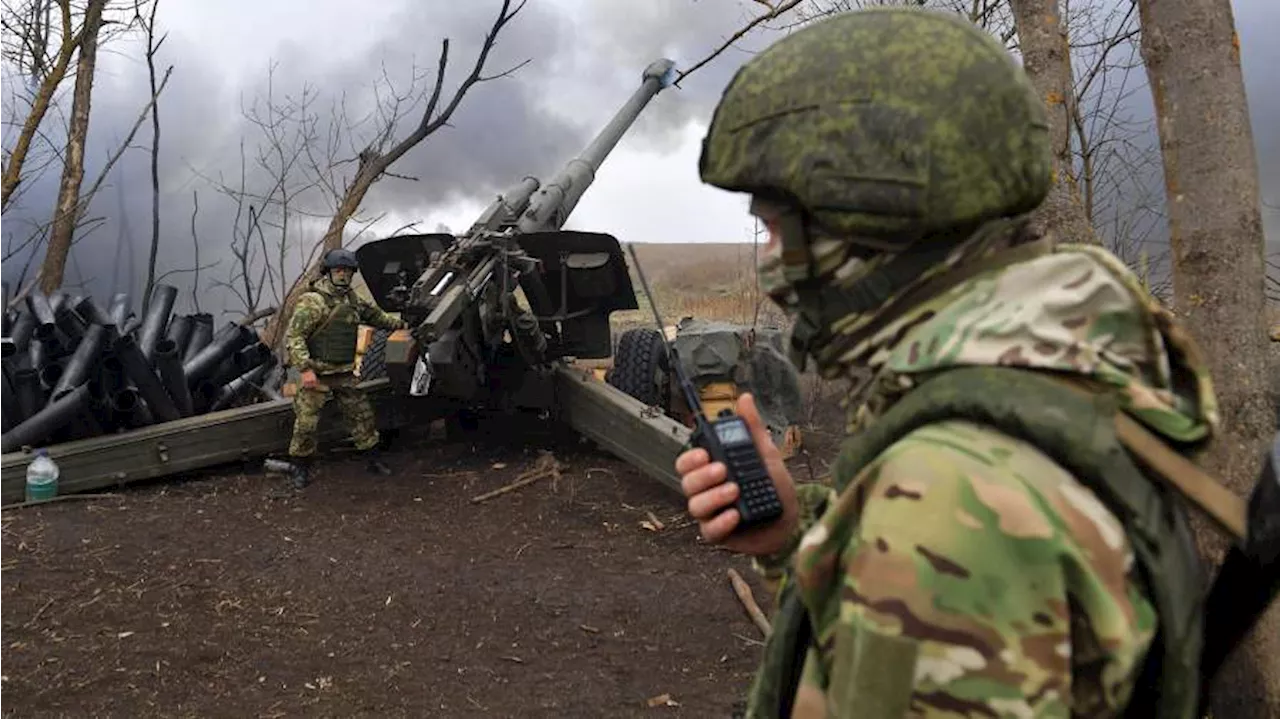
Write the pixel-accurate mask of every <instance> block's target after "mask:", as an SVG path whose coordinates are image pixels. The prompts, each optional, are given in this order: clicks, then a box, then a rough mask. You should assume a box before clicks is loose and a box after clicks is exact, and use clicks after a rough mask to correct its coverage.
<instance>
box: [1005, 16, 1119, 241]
mask: <svg viewBox="0 0 1280 719" xmlns="http://www.w3.org/2000/svg"><path fill="white" fill-rule="evenodd" d="M1009 6H1010V9H1011V10H1012V11H1013V19H1014V25H1015V27H1016V28H1017V31H1018V47H1019V49H1020V50H1021V52H1022V64H1023V67H1024V68H1025V69H1026V71H1027V75H1028V77H1030V78H1031V84H1032V85H1034V86H1035V88H1036V91H1037V92H1038V93H1039V94H1040V97H1042V98H1043V99H1044V104H1045V108H1046V109H1047V110H1048V114H1049V142H1050V145H1051V146H1052V147H1053V187H1052V188H1051V189H1050V190H1049V197H1048V198H1047V199H1046V200H1045V202H1044V204H1043V205H1041V206H1040V207H1039V208H1038V209H1037V210H1036V211H1035V213H1034V214H1033V215H1032V225H1033V226H1034V227H1035V228H1036V229H1038V230H1041V231H1044V230H1053V231H1054V232H1055V233H1056V234H1057V235H1058V236H1059V237H1061V238H1062V239H1063V240H1065V241H1067V242H1084V243H1089V244H1098V238H1097V236H1096V235H1095V234H1094V232H1093V226H1092V225H1091V224H1090V220H1089V217H1088V215H1087V214H1086V213H1085V211H1084V204H1083V203H1082V202H1081V201H1080V189H1079V188H1078V187H1077V186H1076V183H1075V180H1074V178H1073V177H1072V157H1071V103H1074V102H1075V87H1074V83H1073V82H1072V75H1071V53H1070V50H1069V49H1068V45H1067V32H1066V28H1065V27H1063V25H1062V19H1061V16H1060V15H1059V11H1058V0H1009Z"/></svg>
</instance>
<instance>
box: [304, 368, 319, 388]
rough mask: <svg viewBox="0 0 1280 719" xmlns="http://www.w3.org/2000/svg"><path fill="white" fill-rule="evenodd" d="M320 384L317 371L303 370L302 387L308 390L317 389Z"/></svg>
mask: <svg viewBox="0 0 1280 719" xmlns="http://www.w3.org/2000/svg"><path fill="white" fill-rule="evenodd" d="M318 384H320V380H319V379H317V378H316V373H315V370H309V369H304V370H302V386H303V387H306V388H307V389H315V388H316V385H318Z"/></svg>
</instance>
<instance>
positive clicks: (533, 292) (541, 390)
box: [356, 60, 688, 486]
mask: <svg viewBox="0 0 1280 719" xmlns="http://www.w3.org/2000/svg"><path fill="white" fill-rule="evenodd" d="M673 69H674V68H673V63H672V62H671V61H670V60H659V61H656V62H654V63H651V64H650V65H649V66H648V67H647V68H646V69H645V71H644V73H643V75H642V82H641V86H640V88H639V89H637V90H636V91H635V92H634V93H633V94H632V95H631V97H630V98H629V99H628V100H627V101H626V103H624V104H623V106H622V107H621V108H620V109H619V110H618V111H617V113H616V114H615V115H614V117H613V118H612V119H611V120H610V121H609V122H608V123H607V124H606V125H605V126H604V128H603V129H602V130H601V131H600V132H599V134H598V135H597V136H596V137H595V139H594V140H593V141H592V142H591V144H590V145H588V147H587V148H586V149H585V150H584V151H583V152H582V153H581V154H580V155H579V156H578V157H576V158H574V159H572V160H570V161H569V162H568V163H567V164H566V165H565V166H564V168H563V169H562V170H561V171H560V172H559V173H558V174H557V175H555V176H554V177H553V178H552V179H551V180H550V181H549V182H546V183H545V184H544V183H542V182H540V181H539V180H538V179H536V178H533V177H526V178H525V179H523V180H522V181H521V182H519V183H518V184H516V185H515V186H514V187H512V188H511V189H510V190H508V191H506V192H504V193H502V194H500V195H498V196H497V197H496V198H495V199H494V200H493V202H492V203H491V204H490V205H489V206H488V207H487V208H486V209H485V210H484V212H482V213H481V215H480V217H479V218H478V219H477V220H476V222H475V223H474V224H473V225H472V226H471V227H470V228H469V229H468V230H467V231H466V232H464V233H462V234H460V235H457V236H455V235H452V234H447V233H434V234H421V235H402V236H396V237H389V238H386V239H382V240H378V241H374V242H370V243H367V244H365V245H364V246H362V247H360V248H359V249H357V250H356V258H357V261H358V262H359V264H360V275H361V277H362V278H363V281H364V283H365V285H366V287H367V288H368V290H369V293H370V295H371V296H372V298H373V300H374V301H375V302H377V303H378V305H379V306H381V307H382V308H383V309H384V310H387V311H389V312H399V313H400V316H401V318H402V319H404V320H405V321H406V323H407V324H408V325H409V327H410V330H408V331H400V332H396V333H385V332H379V333H378V334H377V335H376V336H375V338H374V339H373V341H372V342H371V343H370V346H369V347H368V348H367V349H366V350H365V351H364V352H363V354H362V357H361V370H360V371H361V376H362V377H363V378H366V379H368V378H372V377H377V376H381V375H383V374H385V376H386V377H387V379H388V380H389V381H390V383H391V386H392V388H393V390H394V391H395V392H397V393H398V394H401V395H408V396H414V397H419V398H426V399H429V400H431V401H430V402H429V404H430V405H431V406H432V410H433V411H434V412H438V413H439V414H440V415H441V416H448V415H457V414H459V413H465V414H467V415H469V416H472V417H476V416H480V415H484V414H488V413H494V412H498V413H520V412H529V413H536V414H539V415H541V416H543V417H546V418H551V417H554V418H556V419H558V420H561V421H565V422H567V423H568V424H570V425H571V426H572V427H573V428H574V429H576V430H577V431H578V432H580V433H582V434H584V435H586V436H588V437H589V438H591V439H593V440H595V441H596V442H597V443H599V444H601V445H603V446H604V447H605V448H607V449H609V450H610V451H612V452H614V453H615V454H618V455H619V456H621V457H622V458H623V459H624V460H627V461H629V462H631V463H632V464H634V465H637V466H639V467H640V468H641V469H643V470H645V471H647V472H648V473H649V474H651V475H653V476H655V477H658V478H660V479H662V480H664V481H666V482H668V483H669V484H671V485H672V486H678V478H677V477H675V475H674V468H673V466H672V465H673V460H674V458H675V454H676V453H677V452H678V451H679V449H680V447H681V446H682V445H683V444H684V442H685V441H686V440H687V438H688V428H687V427H685V425H684V424H682V423H680V422H676V421H675V420H673V419H672V418H670V417H668V416H666V415H664V414H663V413H662V412H657V413H655V412H653V410H652V408H651V407H650V406H649V405H648V404H647V403H644V402H641V401H640V400H638V399H636V398H635V397H632V396H631V395H629V394H627V393H626V392H623V391H619V390H618V389H617V388H615V387H613V386H611V385H609V384H607V383H605V382H601V381H599V380H598V379H597V378H596V377H595V376H594V375H593V374H592V373H591V372H590V371H584V370H581V369H579V368H577V367H575V366H574V364H573V363H574V361H575V360H593V359H603V358H608V357H610V356H611V355H612V353H613V342H612V332H611V328H610V315H611V314H612V313H613V312H615V311H619V310H635V309H639V304H638V303H637V301H636V295H635V289H634V287H633V286H632V283H631V278H630V274H629V272H628V270H627V264H626V259H625V258H624V256H623V253H622V248H621V246H620V244H619V242H618V240H617V239H616V238H614V237H612V236H611V235H608V234H603V233H596V232H580V231H570V230H565V229H563V227H564V225H565V222H566V221H567V220H568V217H569V215H570V213H571V212H572V211H573V209H574V208H575V207H576V206H577V204H578V201H579V200H580V199H581V197H582V195H583V193H584V192H585V191H586V189H587V188H588V187H589V186H590V184H591V183H592V181H593V180H594V179H595V172H596V170H597V169H599V167H600V166H601V164H602V163H603V162H604V159H605V158H606V157H607V156H608V154H609V152H610V151H611V150H612V149H613V148H614V146H615V145H616V144H617V143H618V141H619V140H620V139H621V137H622V136H623V134H625V132H626V131H627V129H628V128H629V127H630V126H631V125H632V124H633V123H634V122H635V120H636V118H637V117H638V116H639V114H640V112H641V111H642V110H643V109H644V107H645V106H646V105H647V104H648V102H649V101H650V100H651V99H652V98H653V97H654V96H655V95H656V94H657V93H658V92H659V91H661V90H662V89H663V88H665V87H666V86H668V85H669V84H670V83H671V80H672V78H673Z"/></svg>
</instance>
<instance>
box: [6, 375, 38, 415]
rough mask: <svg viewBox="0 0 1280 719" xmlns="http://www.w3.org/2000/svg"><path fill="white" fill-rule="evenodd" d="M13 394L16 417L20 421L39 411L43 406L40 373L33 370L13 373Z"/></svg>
mask: <svg viewBox="0 0 1280 719" xmlns="http://www.w3.org/2000/svg"><path fill="white" fill-rule="evenodd" d="M12 379H13V392H14V394H15V395H17V400H18V415H19V416H20V417H22V419H21V420H20V421H22V422H25V421H26V420H27V419H28V418H30V417H31V416H32V415H34V414H35V413H36V412H39V411H40V408H41V407H43V406H44V388H43V387H41V386H40V373H39V372H38V371H36V370H34V369H27V368H23V369H19V370H14V372H13V376H12Z"/></svg>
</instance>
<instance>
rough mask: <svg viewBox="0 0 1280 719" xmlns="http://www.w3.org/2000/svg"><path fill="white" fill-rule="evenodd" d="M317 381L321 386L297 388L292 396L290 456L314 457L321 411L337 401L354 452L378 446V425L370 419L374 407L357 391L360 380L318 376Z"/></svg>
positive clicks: (340, 375)
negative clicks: (348, 431) (354, 447)
mask: <svg viewBox="0 0 1280 719" xmlns="http://www.w3.org/2000/svg"><path fill="white" fill-rule="evenodd" d="M319 379H320V382H319V385H320V386H318V387H315V388H313V389H308V388H306V387H302V386H299V387H298V391H297V393H295V394H294V395H293V417H294V419H293V441H291V442H290V443H289V455H290V456H292V457H310V456H311V455H313V454H315V452H316V433H317V430H318V429H319V426H320V411H321V410H322V409H324V406H325V405H326V404H328V403H329V400H330V399H333V400H334V401H336V402H337V403H338V407H339V408H340V409H341V410H342V416H343V419H345V420H346V423H347V428H348V429H349V430H351V439H352V440H353V441H354V442H355V445H356V449H358V450H366V449H371V448H372V447H374V446H375V445H376V444H378V424H377V420H376V419H375V418H374V416H373V405H372V404H371V403H370V402H369V398H368V397H366V396H365V394H364V392H363V391H362V390H360V389H359V388H357V387H356V383H357V382H358V381H359V380H357V379H356V377H355V375H353V374H351V373H343V374H335V375H321V376H320V378H319Z"/></svg>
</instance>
